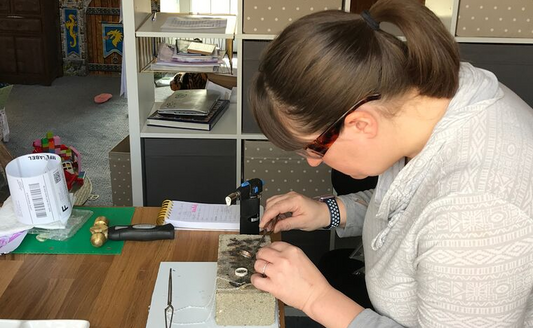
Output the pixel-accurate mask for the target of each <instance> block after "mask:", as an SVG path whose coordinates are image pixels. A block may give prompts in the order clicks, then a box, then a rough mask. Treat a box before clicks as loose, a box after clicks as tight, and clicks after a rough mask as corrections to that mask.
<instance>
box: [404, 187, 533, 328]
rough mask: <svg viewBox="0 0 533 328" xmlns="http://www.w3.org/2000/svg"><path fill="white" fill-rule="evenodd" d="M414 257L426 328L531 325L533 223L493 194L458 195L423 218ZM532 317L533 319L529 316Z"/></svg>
mask: <svg viewBox="0 0 533 328" xmlns="http://www.w3.org/2000/svg"><path fill="white" fill-rule="evenodd" d="M419 222H420V223H421V224H423V227H422V228H421V229H420V230H418V233H417V234H416V237H415V238H416V239H417V240H418V242H416V243H415V245H416V247H417V248H418V251H417V255H416V258H414V259H413V260H414V261H413V269H414V270H415V274H416V276H415V277H416V283H417V299H418V305H417V311H418V323H419V326H420V327H524V326H529V325H531V324H532V322H525V321H527V320H531V318H532V313H531V312H533V310H532V301H533V297H532V296H531V291H532V288H533V219H532V218H531V217H530V216H529V215H527V214H526V213H525V212H524V211H523V210H521V209H520V208H518V207H516V206H515V205H513V204H511V203H509V202H507V201H505V200H501V199H499V198H497V197H495V196H493V195H490V194H483V193H481V194H469V195H461V194H459V195H455V196H452V197H450V196H449V197H446V198H444V199H440V200H437V201H434V202H433V203H432V204H431V205H430V206H429V207H427V208H426V209H425V210H424V212H423V213H422V217H421V220H420V221H419ZM528 318H529V319H528Z"/></svg>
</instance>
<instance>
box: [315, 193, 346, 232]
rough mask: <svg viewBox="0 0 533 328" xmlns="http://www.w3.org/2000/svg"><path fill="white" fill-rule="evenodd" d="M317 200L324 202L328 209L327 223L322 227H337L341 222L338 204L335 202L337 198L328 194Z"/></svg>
mask: <svg viewBox="0 0 533 328" xmlns="http://www.w3.org/2000/svg"><path fill="white" fill-rule="evenodd" d="M319 200H320V201H321V202H323V203H326V205H327V206H328V209H329V218H330V221H329V225H328V226H327V227H324V228H323V229H326V230H330V229H334V228H337V227H338V226H339V225H340V224H341V212H340V210H339V204H337V199H336V198H335V196H329V197H320V198H319Z"/></svg>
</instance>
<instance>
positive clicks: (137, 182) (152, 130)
mask: <svg viewBox="0 0 533 328" xmlns="http://www.w3.org/2000/svg"><path fill="white" fill-rule="evenodd" d="M243 1H244V0H243ZM346 4H349V1H346ZM426 6H427V7H428V8H430V9H431V10H432V11H434V12H435V13H436V14H437V15H438V16H439V17H440V18H441V20H442V21H443V22H444V24H445V25H446V26H447V27H448V29H449V30H450V32H451V33H452V34H453V35H455V32H456V25H457V16H458V12H459V0H426ZM346 10H349V8H346ZM238 12H239V13H242V12H243V4H242V1H240V2H239V4H238ZM123 17H124V19H123V24H124V32H125V38H124V46H125V56H126V72H127V73H126V78H127V92H128V108H129V126H130V148H131V174H132V191H133V204H134V205H135V206H141V205H143V199H144V198H143V168H142V163H143V162H142V151H141V147H142V138H160V139H176V138H178V139H227V140H233V141H234V142H235V146H236V159H235V163H236V172H235V176H236V177H237V179H236V181H235V185H237V184H239V183H240V178H241V176H242V167H241V166H242V165H241V162H242V161H241V159H242V156H243V149H242V141H243V140H266V138H265V137H264V136H263V135H262V134H260V133H243V132H242V130H241V127H242V126H243V124H242V123H243V116H242V112H243V110H242V109H243V104H242V97H241V93H242V90H243V60H239V61H238V62H237V90H238V93H239V94H238V95H237V102H236V103H232V104H231V105H230V108H229V109H228V110H227V111H226V113H225V114H224V116H223V117H222V118H221V119H220V121H219V122H218V123H217V124H216V125H215V127H214V128H213V130H212V131H194V130H184V129H172V128H162V127H153V126H148V125H146V118H147V117H148V116H149V114H150V113H151V112H152V111H153V110H155V109H156V108H157V106H159V105H160V103H156V101H155V95H154V77H153V73H151V72H148V73H146V72H142V73H141V70H142V69H143V67H141V66H142V60H140V59H142V58H141V56H142V55H143V54H144V55H145V56H147V54H148V56H149V55H151V51H152V52H153V47H154V46H153V44H150V43H146V42H144V41H146V40H149V39H154V38H159V39H163V38H180V37H187V38H189V37H199V38H212V39H235V43H236V49H237V53H238V54H239V55H240V54H242V50H243V45H244V42H246V41H249V40H252V41H269V40H272V39H274V38H275V35H274V34H261V35H255V34H243V32H242V31H243V26H242V19H241V17H240V16H239V15H238V16H237V17H235V16H225V17H226V18H227V19H228V24H227V27H226V29H224V30H220V31H205V30H190V31H184V32H179V33H178V32H168V31H161V25H162V24H163V23H164V22H165V20H166V18H167V17H168V14H165V13H158V14H157V17H156V19H155V21H152V19H151V18H152V15H151V4H150V0H132V1H124V2H123ZM143 40H144V41H143ZM457 41H458V42H465V43H513V44H531V43H533V39H531V38H524V39H521V38H480V37H475V38H470V37H469V38H467V37H458V38H457Z"/></svg>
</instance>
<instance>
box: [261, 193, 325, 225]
mask: <svg viewBox="0 0 533 328" xmlns="http://www.w3.org/2000/svg"><path fill="white" fill-rule="evenodd" d="M288 212H290V213H291V215H290V216H284V215H283V214H284V213H288ZM278 215H280V220H279V221H278V222H277V223H276V224H275V226H274V232H279V231H287V230H293V229H300V230H305V231H312V230H316V229H320V228H323V227H326V226H328V225H329V223H330V214H329V209H328V206H327V205H326V204H325V203H322V202H319V201H317V200H314V199H311V198H309V197H305V196H303V195H300V194H298V193H296V192H293V191H291V192H289V193H287V194H283V195H277V196H273V197H270V198H269V199H267V201H266V207H265V212H264V213H263V217H262V218H261V222H260V223H259V227H260V228H261V229H264V228H265V227H269V222H270V221H272V220H274V219H275V218H276V217H278Z"/></svg>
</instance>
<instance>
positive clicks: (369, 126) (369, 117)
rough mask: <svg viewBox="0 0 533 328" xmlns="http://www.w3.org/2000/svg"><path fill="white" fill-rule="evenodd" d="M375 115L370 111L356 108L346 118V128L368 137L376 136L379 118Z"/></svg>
mask: <svg viewBox="0 0 533 328" xmlns="http://www.w3.org/2000/svg"><path fill="white" fill-rule="evenodd" d="M374 115H375V114H373V113H371V112H368V111H364V110H356V111H354V112H353V113H350V114H348V115H347V116H346V118H345V119H344V129H350V131H352V132H354V133H357V134H360V135H363V136H366V137H367V138H374V137H375V136H376V135H377V134H378V120H377V117H375V116H374Z"/></svg>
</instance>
